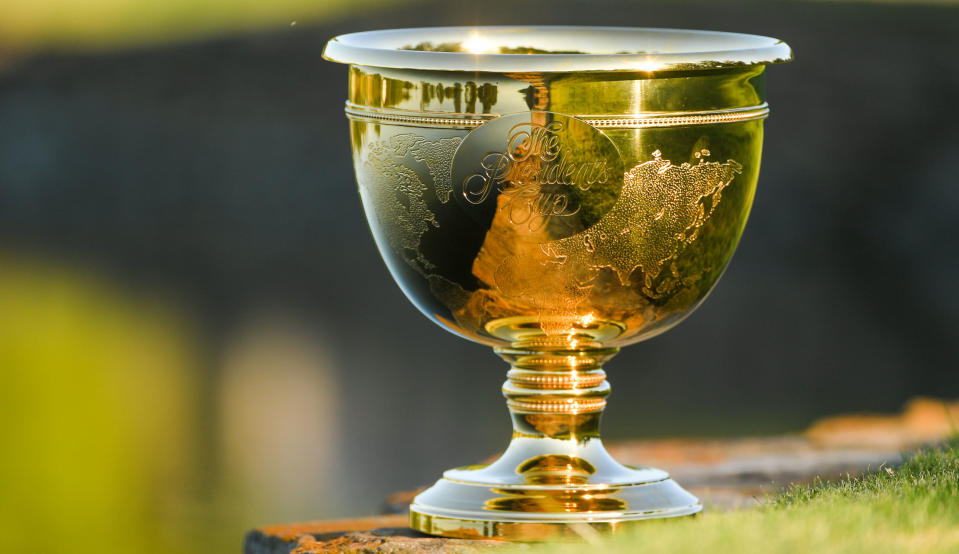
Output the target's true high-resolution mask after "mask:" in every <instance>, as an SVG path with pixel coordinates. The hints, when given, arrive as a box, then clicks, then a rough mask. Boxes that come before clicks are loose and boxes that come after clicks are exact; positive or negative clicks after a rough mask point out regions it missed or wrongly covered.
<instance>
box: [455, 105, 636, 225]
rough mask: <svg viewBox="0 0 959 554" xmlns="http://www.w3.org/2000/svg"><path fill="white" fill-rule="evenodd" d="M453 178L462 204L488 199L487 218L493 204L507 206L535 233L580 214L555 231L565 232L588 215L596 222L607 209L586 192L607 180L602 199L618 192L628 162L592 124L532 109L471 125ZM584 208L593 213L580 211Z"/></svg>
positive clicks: (515, 220)
mask: <svg viewBox="0 0 959 554" xmlns="http://www.w3.org/2000/svg"><path fill="white" fill-rule="evenodd" d="M453 182H454V186H457V188H458V190H457V191H456V192H457V197H458V198H457V199H458V200H459V201H460V203H461V205H464V207H467V208H469V207H470V206H474V207H475V206H487V207H486V208H485V209H480V212H479V213H483V214H485V217H490V216H492V214H491V213H490V210H491V209H492V210H495V211H502V212H504V215H505V216H506V217H507V219H508V221H509V222H510V223H512V224H513V225H517V226H520V225H521V226H524V227H526V229H527V230H528V231H529V232H534V233H535V232H539V231H541V230H542V229H543V228H544V227H545V226H547V225H548V224H549V223H550V222H551V221H552V220H554V218H569V217H570V216H573V215H577V216H578V217H577V218H573V219H575V220H576V221H575V222H572V221H571V222H568V223H567V224H566V225H561V226H559V228H558V229H553V230H552V232H556V233H559V234H561V235H567V234H569V233H572V232H576V231H578V230H582V224H580V223H579V222H580V221H582V220H583V219H584V217H583V216H584V215H585V216H586V217H585V221H586V223H590V222H591V221H590V220H593V219H598V217H599V216H601V215H602V214H601V213H595V212H597V210H598V211H602V212H604V211H605V210H606V209H608V207H609V206H598V205H592V206H590V205H588V204H589V198H591V196H590V195H589V194H587V191H591V190H592V189H593V188H594V187H603V188H604V189H605V191H604V193H603V194H600V195H598V196H597V197H598V198H602V199H603V200H607V201H608V200H611V199H612V198H611V197H615V196H617V195H618V193H619V191H620V190H621V189H622V163H621V161H620V157H619V153H618V151H617V150H616V147H615V146H614V145H613V144H612V142H611V141H610V140H609V139H608V138H607V137H606V136H605V135H604V134H603V133H602V132H600V131H598V130H597V129H595V128H593V127H591V126H590V125H588V124H586V123H584V122H582V121H579V120H577V119H575V118H572V117H568V116H565V115H562V114H555V113H549V112H529V113H521V114H512V115H507V116H503V117H500V118H497V119H495V120H493V121H490V122H488V123H486V124H484V125H482V126H480V127H479V128H477V129H475V130H473V132H471V133H470V134H469V135H468V136H467V137H466V139H464V141H463V144H462V145H461V146H460V148H459V149H458V150H457V152H456V156H455V157H454V162H453ZM593 196H596V195H593ZM584 202H586V203H587V205H586V206H584ZM610 205H611V203H610ZM472 209H473V210H475V209H476V208H472ZM584 209H586V210H588V211H591V212H593V213H590V214H581V211H583V210H584ZM551 234H552V233H551ZM550 238H558V237H557V236H555V235H553V236H551V237H550Z"/></svg>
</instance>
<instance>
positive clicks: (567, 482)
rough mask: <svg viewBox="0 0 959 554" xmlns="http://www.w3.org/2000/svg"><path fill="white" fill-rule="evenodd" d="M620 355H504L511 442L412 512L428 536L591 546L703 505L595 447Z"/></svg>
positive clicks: (602, 351) (422, 498)
mask: <svg viewBox="0 0 959 554" xmlns="http://www.w3.org/2000/svg"><path fill="white" fill-rule="evenodd" d="M616 352H617V350H616V349H615V348H589V349H581V350H572V349H567V348H562V346H559V347H554V348H544V346H543V345H542V344H537V345H536V348H535V349H526V348H522V347H519V348H500V349H497V353H498V354H499V355H500V356H502V357H503V358H505V359H506V360H508V361H510V362H511V364H512V366H513V367H512V369H511V370H510V372H509V374H508V377H509V379H508V380H507V382H506V384H504V385H503V393H504V395H505V396H506V398H507V404H508V406H509V408H510V414H511V416H512V419H513V439H512V441H511V442H510V445H509V448H507V449H506V452H504V453H503V455H502V456H501V457H500V458H499V459H498V460H496V461H495V462H493V463H492V464H490V465H488V466H471V467H464V468H458V469H451V470H449V471H447V472H445V473H444V474H443V478H442V479H440V480H439V481H437V483H436V484H435V485H433V486H432V487H430V488H429V489H427V490H425V491H423V492H422V493H420V494H419V495H418V496H417V497H416V498H415V499H414V500H413V503H412V505H411V506H410V526H411V527H412V528H413V529H416V530H418V531H422V532H424V533H429V534H432V535H442V536H446V537H460V538H474V539H475V538H498V539H506V540H519V541H538V540H551V539H563V538H577V537H578V538H585V539H590V538H592V537H594V536H596V535H597V534H600V533H602V534H608V533H610V532H615V531H617V530H620V529H622V528H624V527H626V526H628V525H629V524H631V523H634V522H638V521H642V520H646V519H653V518H667V517H679V516H688V515H693V514H695V513H697V512H699V511H701V510H702V504H701V503H700V502H699V500H698V499H697V498H696V497H695V496H693V495H692V494H690V493H689V492H687V491H686V490H684V489H683V488H682V487H680V486H679V485H678V484H677V483H676V482H675V481H673V480H672V479H670V478H669V474H668V473H666V472H665V471H662V470H659V469H653V468H633V467H627V466H624V465H622V464H620V463H618V462H616V461H615V460H614V459H613V458H612V457H611V456H610V455H609V453H608V452H607V451H606V449H605V448H604V447H603V443H602V441H601V440H600V438H599V419H600V416H601V414H602V411H603V408H604V407H605V406H606V396H607V395H608V394H609V383H607V382H606V378H605V377H606V374H605V373H604V372H603V370H602V369H601V367H600V365H601V364H602V363H603V362H604V361H605V360H607V359H609V358H610V357H611V356H613V355H614V354H615V353H616Z"/></svg>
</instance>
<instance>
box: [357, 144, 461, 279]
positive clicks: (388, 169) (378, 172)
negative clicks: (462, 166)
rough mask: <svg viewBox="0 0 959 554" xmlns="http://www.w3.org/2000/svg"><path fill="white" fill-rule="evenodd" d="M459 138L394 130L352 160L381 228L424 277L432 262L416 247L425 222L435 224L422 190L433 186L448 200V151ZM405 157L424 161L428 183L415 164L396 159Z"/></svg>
mask: <svg viewBox="0 0 959 554" xmlns="http://www.w3.org/2000/svg"><path fill="white" fill-rule="evenodd" d="M462 140H463V139H462V138H461V137H447V138H441V139H439V140H437V141H430V140H428V139H427V138H425V137H422V136H419V135H414V134H412V133H404V134H399V135H393V136H392V137H391V138H390V139H389V142H388V143H387V142H386V141H384V140H379V141H373V142H371V143H370V145H369V151H368V155H367V158H366V160H363V161H362V163H360V164H357V175H358V177H359V178H358V181H359V184H360V186H361V187H363V188H365V189H366V191H367V194H368V195H369V196H370V199H371V200H372V202H373V205H374V207H375V211H376V214H377V217H378V218H379V219H380V222H381V224H382V225H386V226H389V230H388V231H387V232H386V233H385V234H386V236H387V240H388V241H389V243H390V246H391V247H392V248H393V250H394V251H396V252H397V253H399V254H400V255H401V256H402V258H403V260H404V261H405V262H406V263H407V265H409V266H410V267H411V268H413V269H414V270H416V271H417V272H418V273H420V274H421V275H423V276H424V277H428V276H429V271H430V270H432V269H433V268H435V267H436V266H435V264H433V263H432V262H430V261H429V260H428V259H427V258H426V257H425V256H424V255H423V253H422V252H421V251H420V244H421V242H422V239H423V235H425V234H426V232H427V231H429V230H430V228H439V226H440V224H439V221H437V219H436V214H434V213H433V212H432V210H430V208H429V205H428V203H427V201H426V198H425V192H426V191H427V190H432V191H433V193H434V194H435V195H436V198H437V199H438V200H439V201H440V202H441V203H444V204H445V203H446V202H449V199H450V194H451V193H452V191H453V184H452V176H451V171H452V165H453V153H454V152H455V151H456V149H457V148H458V147H459V145H460V143H461V142H462ZM407 157H412V158H413V159H415V160H417V161H419V162H422V163H424V164H425V165H426V168H427V170H428V172H429V174H430V177H432V180H433V187H432V188H431V187H429V186H427V184H426V183H424V182H423V180H422V179H421V178H420V175H419V174H418V173H417V172H416V171H415V170H414V169H412V168H410V167H408V166H406V165H404V164H403V163H400V162H398V161H397V160H396V158H407Z"/></svg>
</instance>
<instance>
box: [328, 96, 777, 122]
mask: <svg viewBox="0 0 959 554" xmlns="http://www.w3.org/2000/svg"><path fill="white" fill-rule="evenodd" d="M345 111H346V115H347V117H349V118H350V119H355V120H360V121H369V122H371V123H388V124H391V125H408V126H415V127H435V128H456V129H474V128H476V127H479V126H480V125H482V124H483V123H486V122H487V121H490V120H492V119H496V118H497V117H499V116H498V115H492V114H457V113H436V112H433V113H424V112H410V111H404V110H389V109H381V108H368V107H365V106H358V105H356V104H352V103H350V102H347V103H346V109H345ZM767 116H769V105H768V104H766V103H765V102H764V103H762V104H760V105H758V106H749V107H746V108H731V109H726V110H708V111H699V112H648V113H641V114H635V115H578V116H576V118H577V119H581V120H583V121H585V122H586V123H589V124H590V125H592V126H593V127H597V128H600V129H643V128H650V127H682V126H686V125H708V124H712V123H735V122H740V121H749V120H752V119H763V118H765V117H767Z"/></svg>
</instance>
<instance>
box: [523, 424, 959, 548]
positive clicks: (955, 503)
mask: <svg viewBox="0 0 959 554" xmlns="http://www.w3.org/2000/svg"><path fill="white" fill-rule="evenodd" d="M540 550H542V552H582V551H584V550H586V549H585V548H584V545H582V544H569V545H563V546H558V545H555V544H552V545H548V546H546V545H544V546H542V547H538V548H537V549H534V551H536V552H539V551H540ZM588 550H591V551H602V552H637V551H642V552H669V553H684V552H695V553H697V554H701V553H710V554H725V553H741V552H784V553H792V552H795V553H800V552H801V553H810V552H812V553H834V552H835V553H870V554H876V553H884V552H917V553H919V552H921V553H938V552H943V553H945V552H951V553H955V552H959V439H953V440H950V441H948V442H947V443H945V444H944V445H943V446H941V447H937V448H929V449H926V450H922V451H920V452H917V453H915V454H911V455H907V456H906V457H905V459H904V462H903V464H902V465H901V466H899V467H896V468H886V467H883V468H880V470H879V471H877V472H875V473H871V474H868V475H865V476H862V477H859V478H847V479H844V480H841V481H839V482H835V483H826V482H821V481H819V482H816V483H813V484H812V485H808V486H793V487H790V488H789V489H787V490H784V491H781V492H780V493H779V494H777V495H775V496H773V497H771V498H769V499H768V500H767V501H766V502H765V503H764V504H763V505H762V506H760V507H758V508H754V509H749V510H741V511H736V512H717V511H707V512H706V513H705V514H703V515H702V516H699V517H696V518H690V519H685V520H680V521H654V522H650V524H649V525H642V526H639V527H638V528H637V529H635V530H634V531H631V532H629V533H626V534H623V535H618V536H616V537H613V538H610V539H607V540H604V541H602V542H600V543H598V544H593V545H590V547H589V548H588Z"/></svg>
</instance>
